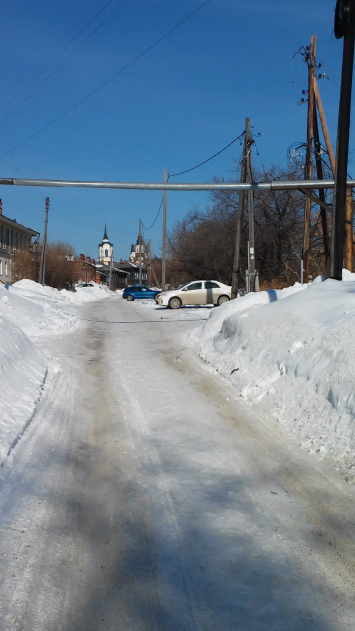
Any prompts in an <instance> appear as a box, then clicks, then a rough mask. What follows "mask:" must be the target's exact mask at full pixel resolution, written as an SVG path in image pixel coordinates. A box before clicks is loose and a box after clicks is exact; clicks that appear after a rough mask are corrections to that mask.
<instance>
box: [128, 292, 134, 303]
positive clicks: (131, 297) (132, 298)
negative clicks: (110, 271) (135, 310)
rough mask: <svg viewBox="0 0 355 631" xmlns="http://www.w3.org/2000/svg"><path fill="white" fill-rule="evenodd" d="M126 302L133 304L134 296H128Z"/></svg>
mask: <svg viewBox="0 0 355 631" xmlns="http://www.w3.org/2000/svg"><path fill="white" fill-rule="evenodd" d="M127 300H129V302H133V300H134V296H132V294H128V296H127Z"/></svg>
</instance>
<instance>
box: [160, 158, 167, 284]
mask: <svg viewBox="0 0 355 631" xmlns="http://www.w3.org/2000/svg"><path fill="white" fill-rule="evenodd" d="M167 181H168V172H167V170H166V169H165V170H164V182H167ZM166 202H167V191H164V193H163V238H162V248H161V249H162V253H161V288H162V290H163V291H164V289H165V282H166Z"/></svg>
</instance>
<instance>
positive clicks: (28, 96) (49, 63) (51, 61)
mask: <svg viewBox="0 0 355 631" xmlns="http://www.w3.org/2000/svg"><path fill="white" fill-rule="evenodd" d="M111 2H112V0H108V1H107V2H106V4H105V5H104V6H103V7H101V9H100V10H99V11H97V13H95V15H94V16H93V17H92V18H91V19H90V20H89V21H88V22H87V23H86V24H85V25H84V26H83V28H82V29H81V30H80V31H79V32H78V33H77V34H76V35H74V37H73V38H72V39H71V40H69V42H68V43H67V44H65V46H63V47H62V48H61V49H60V50H59V51H58V52H57V53H56V54H55V55H54V57H53V58H52V59H51V60H50V61H49V62H48V63H46V64H45V65H44V66H43V68H42V69H41V70H39V72H38V73H37V74H35V75H34V76H33V77H32V78H31V79H30V80H29V81H28V82H27V83H26V84H25V85H24V86H23V87H21V84H20V86H18V87H19V89H18V91H17V92H16V93H15V95H14V96H13V97H12V98H11V99H10V100H9V101H8V103H5V105H4V106H2V107H1V109H0V111H1V112H3V111H4V110H5V109H6V107H7V106H8V105H10V104H11V102H12V101H14V100H15V99H16V97H17V96H20V94H21V93H22V92H24V91H25V90H26V88H28V87H29V86H30V85H31V84H32V83H33V82H34V81H36V79H37V78H38V77H39V76H40V75H41V74H42V73H43V72H44V71H45V70H46V69H47V68H48V67H49V66H50V65H51V64H53V62H54V61H55V60H56V59H57V57H59V56H60V55H61V54H62V53H64V51H65V50H66V49H67V48H68V47H69V46H70V44H72V43H73V42H74V41H75V40H76V39H77V38H78V37H79V35H81V33H82V32H83V31H84V30H85V29H86V28H87V27H88V26H89V24H91V22H93V20H95V19H96V18H97V16H98V15H99V14H100V13H101V12H102V11H103V10H104V9H105V8H106V7H107V6H108V5H109V4H111ZM98 4H99V3H98ZM95 6H97V5H95ZM80 22H82V20H80V21H79V22H78V23H77V25H78V24H79V23H80ZM77 25H76V26H77ZM75 28H76V27H73V28H72V29H71V30H70V31H69V33H71V32H72V31H73V30H74V29H75ZM98 28H99V27H98ZM69 33H68V34H69ZM94 33H95V31H94ZM66 37H67V36H66ZM66 37H64V38H63V39H62V40H61V42H60V44H61V43H62V42H64V41H65V39H66ZM89 37H90V35H89ZM85 42H86V40H85V41H84V43H85ZM60 44H58V46H59V45H60ZM82 45H83V44H81V46H82ZM58 46H57V47H58ZM81 46H79V48H80V47H81ZM54 50H55V48H53V50H52V51H51V52H53V51H54ZM75 52H76V51H74V53H75ZM74 53H72V54H71V55H70V57H72V56H73V54H74ZM50 54H51V53H49V54H48V55H47V58H48V57H49V56H50ZM70 57H68V58H67V59H66V60H65V61H64V62H63V63H62V64H61V65H60V66H59V67H57V68H56V69H55V70H54V71H53V72H52V74H51V75H50V76H49V77H47V78H46V79H44V80H43V81H42V83H41V84H40V85H39V86H38V87H37V88H35V89H34V90H33V91H32V92H31V93H30V94H28V95H27V96H26V97H25V99H24V100H23V101H22V102H21V103H20V104H19V105H17V107H15V109H13V110H12V111H11V112H10V113H9V114H7V115H6V116H4V118H3V119H2V121H1V122H3V121H4V120H6V119H7V118H8V117H9V116H11V115H12V114H13V113H14V112H16V111H17V110H18V109H19V107H21V105H23V104H24V103H25V102H26V101H27V100H28V99H29V98H30V97H31V96H32V95H33V94H34V93H35V92H37V91H38V90H39V89H40V88H41V86H42V85H44V84H45V83H47V81H49V80H50V79H51V77H52V76H53V74H55V73H56V72H57V71H58V70H59V69H60V68H61V67H62V66H63V65H64V64H65V63H66V62H67V61H68V59H70ZM1 100H3V99H1Z"/></svg>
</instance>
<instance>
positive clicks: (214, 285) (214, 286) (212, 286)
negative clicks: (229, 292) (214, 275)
mask: <svg viewBox="0 0 355 631" xmlns="http://www.w3.org/2000/svg"><path fill="white" fill-rule="evenodd" d="M205 287H206V289H220V286H219V285H217V283H213V282H212V281H211V280H206V282H205Z"/></svg>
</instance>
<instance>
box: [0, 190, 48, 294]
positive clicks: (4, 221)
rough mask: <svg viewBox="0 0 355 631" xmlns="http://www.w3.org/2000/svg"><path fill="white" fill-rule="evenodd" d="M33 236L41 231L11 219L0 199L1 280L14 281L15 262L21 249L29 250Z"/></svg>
mask: <svg viewBox="0 0 355 631" xmlns="http://www.w3.org/2000/svg"><path fill="white" fill-rule="evenodd" d="M33 237H39V232H36V231H35V230H31V228H27V227H26V226H22V225H21V224H20V223H17V221H16V219H9V218H8V217H5V216H4V215H3V214H2V200H1V199H0V281H1V282H3V283H9V284H10V283H12V282H13V262H14V258H15V257H16V255H17V254H18V253H19V252H21V251H29V249H30V247H31V245H32V239H33Z"/></svg>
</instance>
